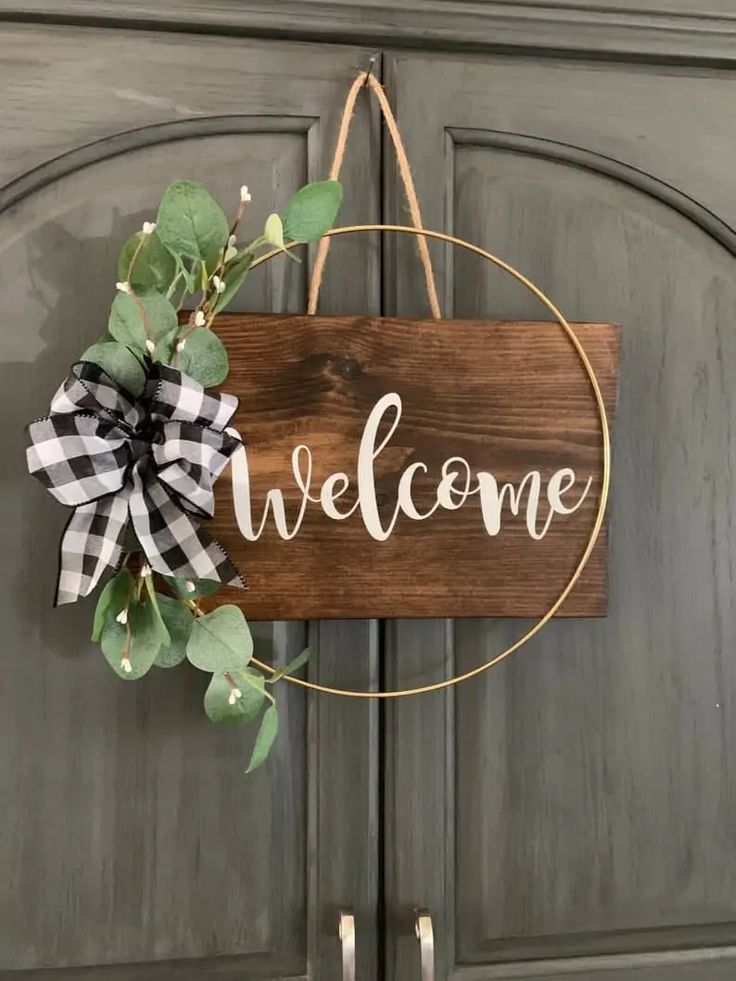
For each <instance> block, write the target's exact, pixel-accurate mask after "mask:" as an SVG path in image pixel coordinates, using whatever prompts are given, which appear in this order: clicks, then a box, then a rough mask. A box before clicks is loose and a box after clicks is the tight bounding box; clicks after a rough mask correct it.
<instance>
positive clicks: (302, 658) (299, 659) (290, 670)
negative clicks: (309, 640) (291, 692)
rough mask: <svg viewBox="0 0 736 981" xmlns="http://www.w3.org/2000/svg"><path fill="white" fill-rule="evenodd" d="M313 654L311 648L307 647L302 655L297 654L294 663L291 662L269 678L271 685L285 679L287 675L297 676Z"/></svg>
mask: <svg viewBox="0 0 736 981" xmlns="http://www.w3.org/2000/svg"><path fill="white" fill-rule="evenodd" d="M311 653H312V652H311V651H310V650H309V648H308V647H305V648H304V650H303V651H302V652H301V654H297V656H296V657H295V658H294V659H293V661H289V663H288V664H287V665H286V666H285V667H283V668H280V669H279V670H278V671H276V673H275V674H272V675H271V677H270V678H269V682H270V684H273V683H274V681H280V680H281V678H285V677H287V675H292V674H295V673H296V672H297V671H298V670H299V668H301V667H303V666H304V665H305V664H306V663H307V661H308V660H309V657H310V654H311Z"/></svg>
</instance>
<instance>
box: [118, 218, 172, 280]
mask: <svg viewBox="0 0 736 981" xmlns="http://www.w3.org/2000/svg"><path fill="white" fill-rule="evenodd" d="M140 241H143V245H142V246H141V250H140V252H139V253H138V258H137V259H136V260H135V265H134V266H133V272H132V274H131V272H130V263H131V262H132V260H133V256H134V255H135V250H136V249H137V248H138V243H139V242H140ZM175 275H176V260H175V259H174V257H173V255H172V254H171V253H170V252H169V250H168V249H167V248H165V246H164V244H163V242H162V241H161V239H160V238H159V235H158V232H156V231H154V232H152V233H151V234H150V235H144V234H143V232H136V233H135V235H131V236H130V238H129V239H128V241H127V242H126V243H125V245H124V246H123V251H122V252H121V253H120V258H119V259H118V279H119V280H122V281H123V282H129V283H130V285H131V286H132V287H133V289H134V290H135V291H136V293H148V292H150V291H152V290H155V291H156V292H157V293H165V292H166V291H167V290H168V288H169V286H171V283H172V281H173V279H174V276H175Z"/></svg>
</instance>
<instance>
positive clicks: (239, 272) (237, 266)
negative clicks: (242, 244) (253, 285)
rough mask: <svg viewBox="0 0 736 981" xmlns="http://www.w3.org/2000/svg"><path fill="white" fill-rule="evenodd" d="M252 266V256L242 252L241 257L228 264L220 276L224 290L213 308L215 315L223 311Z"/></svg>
mask: <svg viewBox="0 0 736 981" xmlns="http://www.w3.org/2000/svg"><path fill="white" fill-rule="evenodd" d="M252 264H253V255H252V253H249V252H244V253H243V254H242V255H239V256H236V257H235V258H234V259H233V260H232V261H231V262H230V264H229V265H228V266H227V268H226V269H225V272H224V273H223V276H222V279H223V282H224V283H225V289H224V290H223V291H222V293H220V294H219V296H218V297H217V300H216V302H215V307H214V311H215V313H219V312H220V310H224V309H225V307H226V306H227V305H228V303H229V302H230V300H232V298H233V297H234V296H235V294H236V293H237V292H238V290H239V289H240V287H241V286H242V285H243V283H244V282H245V278H246V276H247V275H248V270H249V269H250V267H251V265H252Z"/></svg>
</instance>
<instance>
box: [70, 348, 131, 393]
mask: <svg viewBox="0 0 736 981" xmlns="http://www.w3.org/2000/svg"><path fill="white" fill-rule="evenodd" d="M80 360H81V361H93V362H94V363H95V364H98V365H99V366H100V367H101V368H104V369H105V371H106V372H107V373H108V375H109V376H110V377H111V378H112V379H113V381H115V382H117V383H118V385H120V387H121V388H124V389H125V391H126V392H127V393H128V394H129V395H132V396H133V397H134V398H138V397H139V396H140V395H141V394H142V392H143V388H144V386H145V384H146V373H145V371H144V370H143V365H142V364H141V362H140V361H139V360H138V358H136V356H135V355H134V354H133V352H132V351H130V350H129V349H128V348H127V347H126V346H125V345H124V344H120V343H118V341H103V342H102V343H101V344H93V345H92V346H91V347H88V348H87V350H86V351H85V352H84V354H82V357H81V358H80Z"/></svg>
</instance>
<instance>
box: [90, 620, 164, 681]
mask: <svg viewBox="0 0 736 981" xmlns="http://www.w3.org/2000/svg"><path fill="white" fill-rule="evenodd" d="M128 628H130V647H129V648H128V656H129V661H130V668H131V670H130V672H127V671H126V670H125V669H124V667H123V654H124V653H125V650H126V644H127V642H128ZM160 649H161V638H160V628H159V625H158V623H157V621H156V616H155V613H154V609H153V606H152V605H151V603H137V604H135V605H132V606H131V607H130V609H129V610H128V624H127V625H125V624H122V623H118V622H117V620H111V621H109V622H108V623H107V624H106V625H105V627H104V629H103V631H102V653H103V654H104V655H105V658H106V659H107V661H108V663H109V665H110V667H111V668H112V669H113V671H114V672H115V674H116V675H117V676H118V677H119V678H122V679H123V680H124V681H137V680H138V678H142V677H143V675H144V674H146V673H147V672H148V671H150V669H151V666H152V665H153V663H154V661H155V660H156V655H157V654H158V652H159V650H160Z"/></svg>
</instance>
